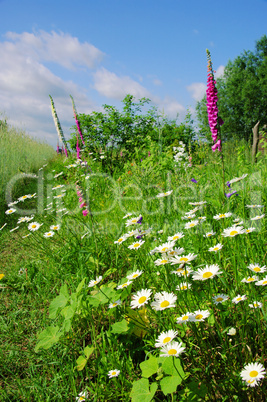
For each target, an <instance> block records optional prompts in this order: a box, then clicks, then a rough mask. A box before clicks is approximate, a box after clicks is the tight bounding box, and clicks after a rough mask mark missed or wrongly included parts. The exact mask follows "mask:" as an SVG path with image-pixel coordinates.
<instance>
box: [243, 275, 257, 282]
mask: <svg viewBox="0 0 267 402" xmlns="http://www.w3.org/2000/svg"><path fill="white" fill-rule="evenodd" d="M258 280H259V278H258V276H257V275H252V276H249V277H247V278H244V279H242V281H241V282H243V283H250V282H257V281H258Z"/></svg>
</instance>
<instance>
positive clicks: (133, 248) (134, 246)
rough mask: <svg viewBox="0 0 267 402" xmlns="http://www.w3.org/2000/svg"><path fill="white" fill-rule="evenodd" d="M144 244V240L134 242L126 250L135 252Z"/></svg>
mask: <svg viewBox="0 0 267 402" xmlns="http://www.w3.org/2000/svg"><path fill="white" fill-rule="evenodd" d="M144 242H145V241H144V240H139V241H136V242H135V243H133V244H131V245H130V246H128V248H129V249H131V250H137V249H138V248H139V247H141V246H142V244H144Z"/></svg>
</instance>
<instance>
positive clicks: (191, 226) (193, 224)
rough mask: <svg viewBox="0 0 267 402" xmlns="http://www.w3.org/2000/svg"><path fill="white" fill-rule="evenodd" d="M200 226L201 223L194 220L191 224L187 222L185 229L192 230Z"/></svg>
mask: <svg viewBox="0 0 267 402" xmlns="http://www.w3.org/2000/svg"><path fill="white" fill-rule="evenodd" d="M198 224H199V221H198V220H194V221H190V222H187V223H186V224H185V227H184V228H185V229H191V228H193V227H194V226H197V225H198Z"/></svg>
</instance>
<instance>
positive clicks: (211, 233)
mask: <svg viewBox="0 0 267 402" xmlns="http://www.w3.org/2000/svg"><path fill="white" fill-rule="evenodd" d="M215 234H216V232H213V230H212V231H211V232H207V233H206V234H205V235H203V237H210V236H214V235H215Z"/></svg>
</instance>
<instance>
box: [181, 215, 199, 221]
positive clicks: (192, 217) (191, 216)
mask: <svg viewBox="0 0 267 402" xmlns="http://www.w3.org/2000/svg"><path fill="white" fill-rule="evenodd" d="M195 217H196V215H195V214H189V215H186V216H182V217H181V219H187V220H189V219H194V218H195Z"/></svg>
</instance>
